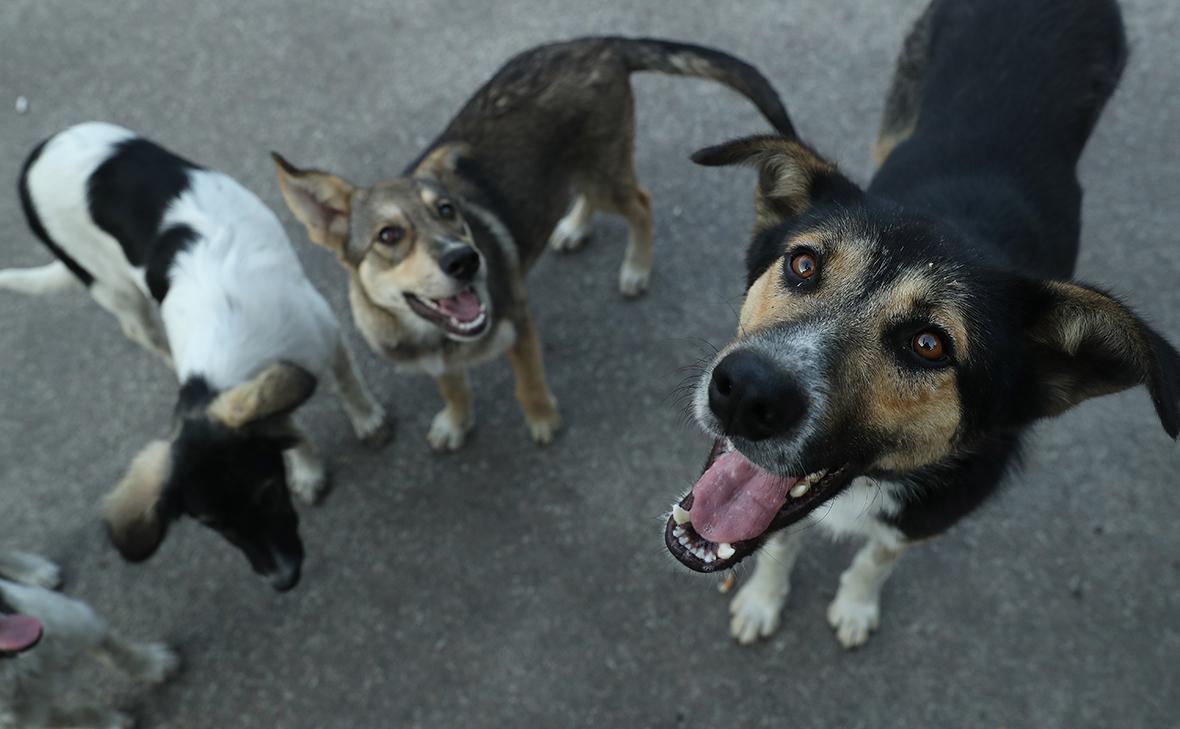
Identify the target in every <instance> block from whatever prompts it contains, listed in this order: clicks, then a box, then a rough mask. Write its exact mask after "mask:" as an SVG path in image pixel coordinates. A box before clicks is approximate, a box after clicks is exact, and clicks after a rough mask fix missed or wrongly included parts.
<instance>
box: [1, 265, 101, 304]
mask: <svg viewBox="0 0 1180 729" xmlns="http://www.w3.org/2000/svg"><path fill="white" fill-rule="evenodd" d="M81 286H82V282H81V281H80V280H78V277H77V276H75V275H74V274H73V273H71V272H70V269H68V268H66V264H64V263H62V262H61V261H54V262H53V263H48V264H46V265H44V266H37V267H36V268H7V269H4V270H3V271H0V289H8V290H9V291H17V292H19V293H22V294H29V295H30V296H39V295H41V294H52V293H57V292H59V291H73V290H76V289H79V288H81Z"/></svg>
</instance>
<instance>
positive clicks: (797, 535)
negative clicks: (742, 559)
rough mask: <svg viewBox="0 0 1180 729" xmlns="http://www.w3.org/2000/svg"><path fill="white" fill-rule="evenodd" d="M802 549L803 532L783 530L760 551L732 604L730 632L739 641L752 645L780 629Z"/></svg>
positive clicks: (767, 541) (730, 607)
mask: <svg viewBox="0 0 1180 729" xmlns="http://www.w3.org/2000/svg"><path fill="white" fill-rule="evenodd" d="M802 546H803V534H802V533H801V532H799V531H791V532H788V531H787V530H783V531H780V532H777V533H776V534H774V535H773V536H771V537H770V539H768V540H766V544H764V545H762V549H760V550H758V562H757V564H755V565H754V574H753V575H752V576H751V577H750V580H749V582H747V583H746V584H744V585H742V587H741V589H739V590H738V593H737V594H736V595H734V597H733V602H731V603H730V604H729V612H730V615H732V617H731V618H730V621H729V633H730V635H732V636H733V637H734V638H735V639H737V642H739V643H741V644H742V645H749V644H751V643H753V642H754V641H756V640H758V639H759V638H766V637H769V636H770V635H771V634H772V633H774V631H776V630H778V626H779V622H780V620H781V619H782V612H783V604H784V603H785V602H786V601H787V594H788V593H789V592H790V591H791V570H792V569H794V567H795V560H796V558H798V556H799V549H800V548H801V547H802Z"/></svg>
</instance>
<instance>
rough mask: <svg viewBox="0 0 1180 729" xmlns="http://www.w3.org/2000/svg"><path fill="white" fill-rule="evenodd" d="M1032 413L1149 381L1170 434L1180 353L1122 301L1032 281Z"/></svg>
mask: <svg viewBox="0 0 1180 729" xmlns="http://www.w3.org/2000/svg"><path fill="white" fill-rule="evenodd" d="M1028 286H1029V287H1030V291H1029V297H1028V299H1027V301H1028V304H1027V307H1026V310H1025V315H1026V320H1025V338H1026V344H1027V351H1028V355H1029V356H1028V364H1029V370H1028V375H1027V377H1026V381H1025V383H1024V384H1025V389H1026V392H1025V395H1026V397H1025V400H1024V401H1025V403H1026V404H1027V405H1028V406H1029V407H1030V408H1031V410H1030V411H1029V412H1028V413H1027V415H1028V418H1027V419H1028V420H1032V419H1035V418H1038V417H1045V416H1051V415H1057V414H1059V413H1061V412H1063V411H1065V410H1067V409H1069V408H1071V407H1073V406H1074V405H1077V404H1078V403H1080V402H1082V401H1083V400H1087V399H1089V398H1091V397H1097V396H1099V395H1106V394H1109V393H1113V392H1119V391H1121V390H1126V389H1127V388H1130V387H1134V386H1136V385H1140V384H1142V385H1146V386H1147V391H1148V393H1149V394H1150V395H1151V399H1152V402H1153V403H1154V404H1155V410H1156V413H1157V414H1158V415H1159V419H1160V423H1161V424H1162V425H1163V426H1164V430H1166V431H1167V432H1168V435H1170V436H1172V437H1173V438H1176V436H1177V434H1178V433H1180V354H1178V353H1177V352H1176V349H1175V348H1174V347H1173V346H1172V345H1171V344H1169V343H1168V342H1167V341H1165V340H1164V338H1163V337H1161V336H1160V335H1159V334H1158V333H1156V332H1155V331H1154V330H1153V329H1152V328H1151V327H1149V326H1147V325H1146V324H1144V323H1143V321H1142V320H1140V319H1139V317H1137V316H1135V314H1134V313H1132V312H1131V310H1130V309H1128V308H1127V307H1126V306H1125V305H1123V304H1122V303H1121V302H1119V301H1118V300H1117V299H1115V298H1114V297H1113V296H1110V295H1108V294H1106V293H1103V292H1101V291H1098V290H1096V289H1093V288H1089V287H1087V286H1082V285H1080V284H1076V283H1067V282H1061V281H1043V282H1035V283H1029V284H1028Z"/></svg>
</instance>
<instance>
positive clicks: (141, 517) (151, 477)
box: [102, 440, 178, 562]
mask: <svg viewBox="0 0 1180 729" xmlns="http://www.w3.org/2000/svg"><path fill="white" fill-rule="evenodd" d="M171 474H172V444H171V443H169V442H168V441H166V440H157V441H152V442H151V443H148V445H147V447H145V448H144V449H143V450H142V451H140V452H139V454H138V455H136V456H135V458H134V459H132V461H131V466H130V468H128V469H127V474H126V475H125V476H123V480H121V481H120V482H119V483H118V485H116V486H115V488H114V489H113V490H111V492H110V493H109V494H107V496H106V498H105V499H103V505H102V510H103V521H104V522H106V526H107V533H108V535H110V538H111V542H112V543H113V544H114V545H115V548H116V549H118V550H119V554H121V555H123V559H125V560H127V561H128V562H142V561H143V560H145V559H147V558H148V557H151V556H152V555H153V554H155V553H156V550H157V549H158V548H159V547H160V543H161V542H163V541H164V536H165V535H166V534H167V533H168V524H169V523H170V522H171V521H172V520H173V519H175V518H176V517H177V516H178V514H176V513H174V512H173V511H172V509H171V508H170V506H169V504H168V502H167V501H166V500H165V499H164V498H163V494H164V487H165V485H166V484H167V483H168V478H169V477H170V476H171Z"/></svg>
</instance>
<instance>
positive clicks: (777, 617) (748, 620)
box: [729, 582, 787, 645]
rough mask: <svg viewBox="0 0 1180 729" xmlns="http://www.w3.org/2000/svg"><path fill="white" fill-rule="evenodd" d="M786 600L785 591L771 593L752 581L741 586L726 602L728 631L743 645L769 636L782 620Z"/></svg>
mask: <svg viewBox="0 0 1180 729" xmlns="http://www.w3.org/2000/svg"><path fill="white" fill-rule="evenodd" d="M786 600H787V595H786V593H785V592H784V593H781V594H778V593H775V594H772V593H770V592H767V591H766V590H763V589H760V588H759V587H758V585H757V583H755V582H750V583H747V584H746V585H743V586H742V588H741V589H739V590H738V592H737V594H736V595H734V597H733V600H732V601H731V602H730V603H729V614H730V616H731V617H730V620H729V634H730V635H732V636H733V637H734V640H736V641H737V642H738V643H741V644H742V645H750V644H752V643H755V642H757V641H758V639H759V638H769V637H770V636H771V635H772V634H774V632H775V631H776V630H778V626H779V624H780V623H781V622H782V612H783V603H785V602H786Z"/></svg>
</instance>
